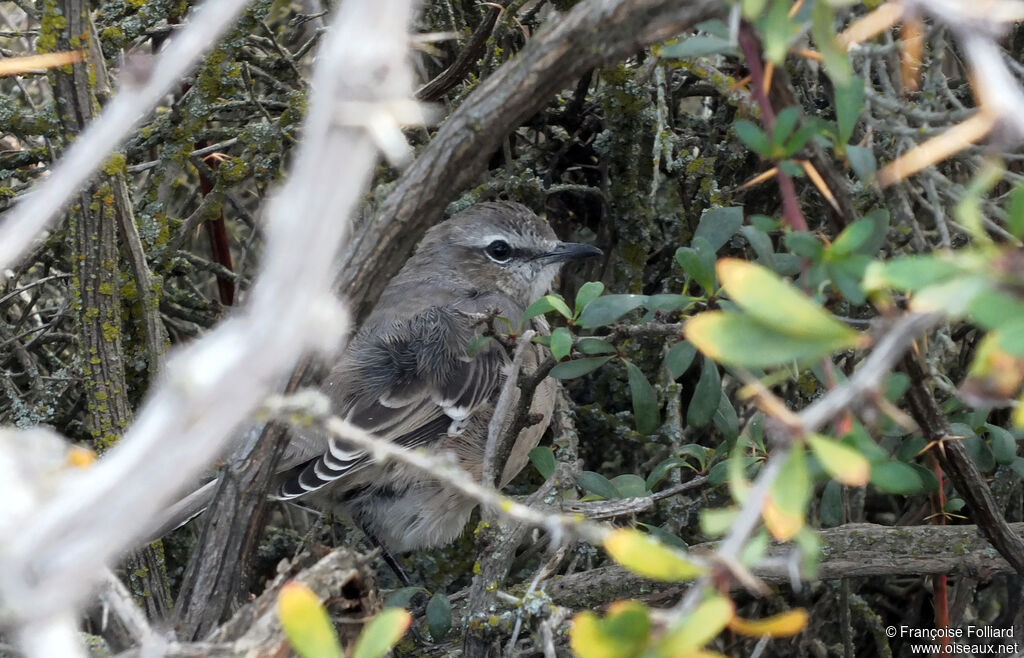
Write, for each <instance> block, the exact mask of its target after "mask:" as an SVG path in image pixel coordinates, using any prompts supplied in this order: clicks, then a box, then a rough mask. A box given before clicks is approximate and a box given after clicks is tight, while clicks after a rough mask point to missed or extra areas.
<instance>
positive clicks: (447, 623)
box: [426, 592, 452, 642]
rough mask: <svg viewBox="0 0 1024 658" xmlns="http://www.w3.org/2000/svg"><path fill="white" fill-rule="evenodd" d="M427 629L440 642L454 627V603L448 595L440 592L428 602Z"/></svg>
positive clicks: (432, 637) (435, 640)
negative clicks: (449, 600)
mask: <svg viewBox="0 0 1024 658" xmlns="http://www.w3.org/2000/svg"><path fill="white" fill-rule="evenodd" d="M426 615H427V630H428V631H429V632H430V637H431V639H432V640H434V642H440V641H441V640H443V639H444V636H445V635H447V634H448V631H449V630H451V627H452V604H451V603H449V602H448V597H447V596H445V595H444V594H442V593H441V592H438V593H437V594H434V595H433V596H432V597H430V601H429V602H428V603H427V611H426Z"/></svg>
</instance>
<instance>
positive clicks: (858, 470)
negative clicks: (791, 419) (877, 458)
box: [807, 434, 871, 487]
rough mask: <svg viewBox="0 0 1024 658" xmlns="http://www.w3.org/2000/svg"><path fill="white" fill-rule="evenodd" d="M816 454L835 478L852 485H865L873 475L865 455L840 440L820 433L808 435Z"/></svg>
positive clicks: (808, 441)
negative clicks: (834, 439)
mask: <svg viewBox="0 0 1024 658" xmlns="http://www.w3.org/2000/svg"><path fill="white" fill-rule="evenodd" d="M807 443H808V444H809V445H810V446H811V450H812V451H813V452H814V456H815V457H817V458H818V461H820V462H821V465H822V466H824V467H825V470H826V471H828V474H829V475H831V476H832V477H833V478H835V479H836V480H838V481H839V482H842V483H843V484H845V485H847V486H850V487H863V486H864V485H865V484H867V483H868V479H869V478H870V475H871V465H870V464H869V463H868V460H867V459H866V458H865V457H864V455H862V454H860V453H859V452H857V451H856V450H854V449H853V448H850V447H848V446H845V445H843V444H842V443H839V442H838V441H833V440H831V439H828V438H825V437H824V436H821V435H818V434H812V435H810V436H808V437H807Z"/></svg>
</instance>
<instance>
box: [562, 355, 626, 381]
mask: <svg viewBox="0 0 1024 658" xmlns="http://www.w3.org/2000/svg"><path fill="white" fill-rule="evenodd" d="M611 358H612V357H610V356H591V357H587V358H584V359H573V360H572V361H565V362H563V363H559V364H558V365H556V366H555V367H554V368H552V369H551V376H552V377H554V378H555V379H575V378H576V377H582V376H583V375H586V374H588V373H591V372H593V371H595V370H597V369H598V368H600V367H601V366H603V365H604V364H606V363H608V361H610V360H611Z"/></svg>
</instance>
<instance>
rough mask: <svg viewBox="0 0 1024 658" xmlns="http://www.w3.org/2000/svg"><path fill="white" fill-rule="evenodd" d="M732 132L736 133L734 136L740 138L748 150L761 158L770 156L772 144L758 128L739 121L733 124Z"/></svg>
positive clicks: (742, 120)
mask: <svg viewBox="0 0 1024 658" xmlns="http://www.w3.org/2000/svg"><path fill="white" fill-rule="evenodd" d="M732 127H733V130H735V131H736V136H737V137H739V138H740V141H741V142H743V143H744V144H745V145H746V146H747V148H748V149H750V150H751V151H753V152H754V153H757V154H758V155H760V156H761V157H762V158H767V157H768V156H769V155H771V151H772V144H771V142H770V141H768V136H767V135H765V134H764V131H763V130H761V129H760V128H758V127H757V126H756V125H755V124H753V123H751V122H750V121H747V120H746V119H740V120H739V121H737V122H736V123H734V124H733V126H732Z"/></svg>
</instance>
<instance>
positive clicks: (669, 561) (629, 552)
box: [604, 528, 704, 582]
mask: <svg viewBox="0 0 1024 658" xmlns="http://www.w3.org/2000/svg"><path fill="white" fill-rule="evenodd" d="M604 549H605V550H606V551H608V554H609V555H610V556H611V557H612V559H613V560H615V561H616V562H618V563H619V564H621V565H622V566H624V567H625V568H626V569H629V570H630V571H632V572H633V573H635V574H637V575H640V576H643V577H645V578H651V579H653V580H662V581H666V582H679V581H683V580H691V579H693V578H696V577H697V576H699V575H701V574H702V573H704V568H703V567H701V566H700V565H698V564H696V563H694V562H692V561H690V560H689V559H688V558H687V557H686V556H685V555H684V554H683V553H681V552H679V551H676V550H673V549H671V548H668V547H667V546H664V545H663V544H661V543H659V542H657V541H655V540H654V539H652V538H650V537H648V536H646V535H644V534H643V533H641V532H639V531H638V530H631V529H629V528H620V529H618V530H613V531H612V532H611V533H609V534H608V536H607V537H605V540H604Z"/></svg>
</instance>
